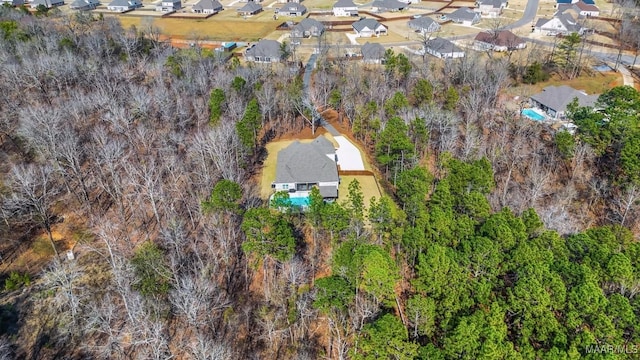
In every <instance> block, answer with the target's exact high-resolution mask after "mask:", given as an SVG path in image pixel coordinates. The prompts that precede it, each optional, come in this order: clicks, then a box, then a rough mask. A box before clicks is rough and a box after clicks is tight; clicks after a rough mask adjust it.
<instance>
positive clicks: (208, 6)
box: [191, 0, 223, 14]
mask: <svg viewBox="0 0 640 360" xmlns="http://www.w3.org/2000/svg"><path fill="white" fill-rule="evenodd" d="M222 10H223V7H222V4H220V2H218V0H200V1H198V2H197V3H195V4H194V5H193V7H191V11H193V12H194V13H196V14H217V13H219V12H220V11H222Z"/></svg>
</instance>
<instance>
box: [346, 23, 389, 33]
mask: <svg viewBox="0 0 640 360" xmlns="http://www.w3.org/2000/svg"><path fill="white" fill-rule="evenodd" d="M351 26H352V27H353V30H354V31H355V32H356V35H358V37H372V36H374V35H375V36H380V35H387V28H386V27H385V26H384V25H382V24H380V23H379V22H378V21H377V20H374V19H360V20H358V21H356V22H354V23H353V24H352V25H351Z"/></svg>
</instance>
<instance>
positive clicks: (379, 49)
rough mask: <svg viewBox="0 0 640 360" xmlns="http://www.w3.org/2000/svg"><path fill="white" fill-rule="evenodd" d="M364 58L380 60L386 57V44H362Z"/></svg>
mask: <svg viewBox="0 0 640 360" xmlns="http://www.w3.org/2000/svg"><path fill="white" fill-rule="evenodd" d="M360 52H361V53H362V59H363V60H380V59H382V58H383V57H384V52H385V50H384V46H382V45H380V44H378V43H369V42H367V43H366V44H364V45H362V47H361V48H360Z"/></svg>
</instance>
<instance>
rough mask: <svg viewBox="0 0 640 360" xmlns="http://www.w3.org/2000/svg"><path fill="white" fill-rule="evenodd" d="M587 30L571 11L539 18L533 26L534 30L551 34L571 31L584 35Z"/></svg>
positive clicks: (566, 33)
mask: <svg viewBox="0 0 640 360" xmlns="http://www.w3.org/2000/svg"><path fill="white" fill-rule="evenodd" d="M585 30H586V29H585V28H583V27H582V26H581V25H580V24H579V23H578V21H577V20H576V19H575V18H574V17H573V16H572V15H571V14H570V13H569V12H565V13H562V14H558V15H556V16H554V17H553V18H551V19H538V21H537V22H536V24H535V25H534V27H533V31H534V32H536V33H542V34H545V35H549V36H556V35H569V34H571V33H578V34H580V35H582V34H583V33H584V32H585Z"/></svg>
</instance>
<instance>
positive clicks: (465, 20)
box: [447, 7, 481, 26]
mask: <svg viewBox="0 0 640 360" xmlns="http://www.w3.org/2000/svg"><path fill="white" fill-rule="evenodd" d="M447 18H449V19H451V21H453V22H454V23H458V24H462V25H465V26H471V25H474V24H477V23H479V22H480V19H481V16H480V13H477V12H475V11H473V10H471V9H469V8H468V7H461V8H459V9H457V10H456V11H454V12H452V13H451V14H448V15H447Z"/></svg>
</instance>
